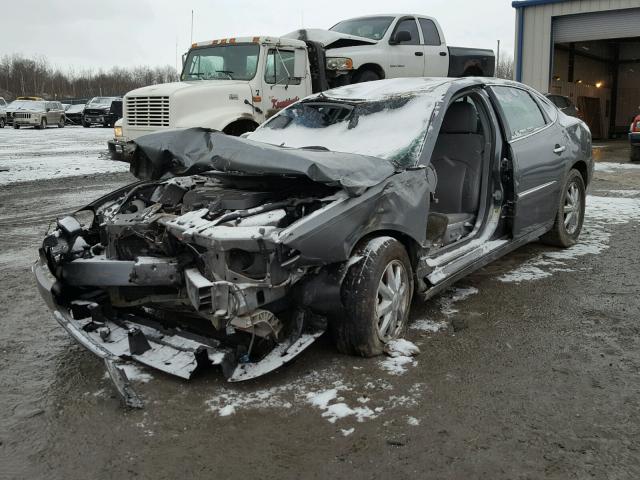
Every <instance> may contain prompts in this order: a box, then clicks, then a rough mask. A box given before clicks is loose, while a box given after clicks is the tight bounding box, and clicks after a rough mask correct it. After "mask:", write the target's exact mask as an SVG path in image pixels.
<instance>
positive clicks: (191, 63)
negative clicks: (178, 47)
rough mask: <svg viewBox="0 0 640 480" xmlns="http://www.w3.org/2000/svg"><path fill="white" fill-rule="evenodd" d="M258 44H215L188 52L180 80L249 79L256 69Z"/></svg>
mask: <svg viewBox="0 0 640 480" xmlns="http://www.w3.org/2000/svg"><path fill="white" fill-rule="evenodd" d="M259 53H260V45H256V44H253V43H247V44H234V45H217V46H211V47H205V48H202V47H200V48H196V49H194V50H191V51H190V52H189V55H188V56H187V59H186V61H185V62H184V68H183V70H182V76H181V79H182V80H251V79H252V78H253V77H254V76H255V75H256V70H257V69H258V55H259Z"/></svg>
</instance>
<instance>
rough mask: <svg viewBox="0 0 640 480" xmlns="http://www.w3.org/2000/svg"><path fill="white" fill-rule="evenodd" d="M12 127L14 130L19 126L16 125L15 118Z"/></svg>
mask: <svg viewBox="0 0 640 480" xmlns="http://www.w3.org/2000/svg"><path fill="white" fill-rule="evenodd" d="M13 128H15V129H16V130H18V129H19V128H20V125H18V124H17V123H16V121H15V120H14V121H13Z"/></svg>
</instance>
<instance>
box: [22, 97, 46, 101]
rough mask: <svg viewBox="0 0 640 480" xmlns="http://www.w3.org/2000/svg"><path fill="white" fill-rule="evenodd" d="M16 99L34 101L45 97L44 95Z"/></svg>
mask: <svg viewBox="0 0 640 480" xmlns="http://www.w3.org/2000/svg"><path fill="white" fill-rule="evenodd" d="M16 100H32V101H37V100H44V98H42V97H16Z"/></svg>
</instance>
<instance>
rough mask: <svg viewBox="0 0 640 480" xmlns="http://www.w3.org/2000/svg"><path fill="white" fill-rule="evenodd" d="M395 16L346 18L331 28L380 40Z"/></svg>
mask: <svg viewBox="0 0 640 480" xmlns="http://www.w3.org/2000/svg"><path fill="white" fill-rule="evenodd" d="M392 21H393V17H367V18H354V19H353V20H345V21H344V22H340V23H338V24H336V25H334V26H333V27H331V28H330V29H329V30H332V31H334V32H340V33H346V34H348V35H355V36H357V37H365V38H370V39H371V40H380V39H381V38H382V37H384V34H385V33H387V29H388V28H389V25H391V22H392Z"/></svg>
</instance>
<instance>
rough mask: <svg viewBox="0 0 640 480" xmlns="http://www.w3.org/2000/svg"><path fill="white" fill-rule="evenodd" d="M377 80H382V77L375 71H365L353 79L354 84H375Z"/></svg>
mask: <svg viewBox="0 0 640 480" xmlns="http://www.w3.org/2000/svg"><path fill="white" fill-rule="evenodd" d="M376 80H380V75H378V74H377V73H376V72H374V71H373V70H363V71H361V72H358V73H356V75H355V76H354V77H353V83H364V82H374V81H376Z"/></svg>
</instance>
